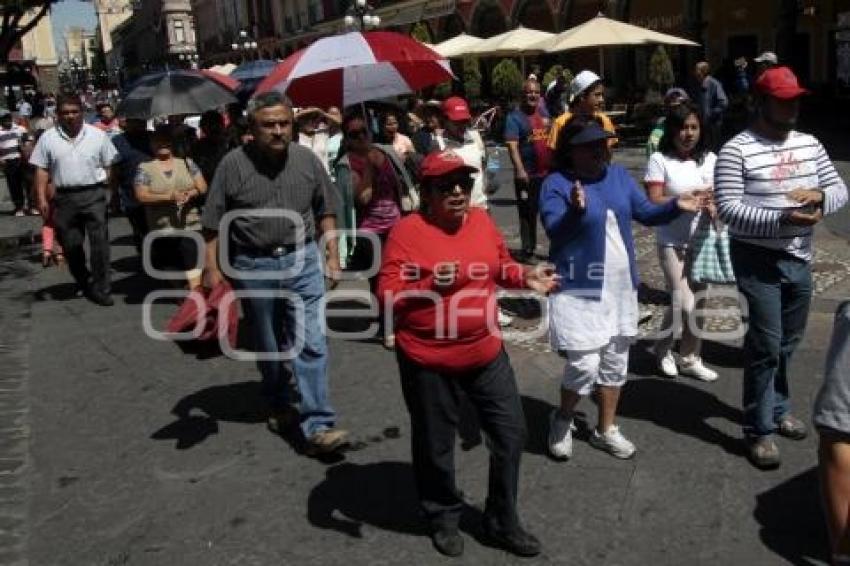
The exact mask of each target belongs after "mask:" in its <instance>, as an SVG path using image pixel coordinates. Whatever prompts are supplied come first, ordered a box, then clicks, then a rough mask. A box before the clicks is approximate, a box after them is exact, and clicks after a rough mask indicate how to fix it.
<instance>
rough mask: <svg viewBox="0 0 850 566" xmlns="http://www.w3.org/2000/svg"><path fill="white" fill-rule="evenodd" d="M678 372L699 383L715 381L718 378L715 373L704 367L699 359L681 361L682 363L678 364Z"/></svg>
mask: <svg viewBox="0 0 850 566" xmlns="http://www.w3.org/2000/svg"><path fill="white" fill-rule="evenodd" d="M679 371H680V372H681V373H682V375H688V376H690V377H694V378H696V379H699V380H701V381H715V380H716V379H717V377H718V376H717V372H716V371H714V370H713V369H710V368H707V367H705V365H703V363H702V360H701V359H699V358H696V359H694V360H685V359H683V360H682V363H681V364H679Z"/></svg>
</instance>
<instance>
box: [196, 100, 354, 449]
mask: <svg viewBox="0 0 850 566" xmlns="http://www.w3.org/2000/svg"><path fill="white" fill-rule="evenodd" d="M248 120H249V123H250V126H251V132H252V135H253V140H252V141H251V142H249V143H248V144H246V145H245V146H243V147H240V148H237V149H235V150H233V151H231V152H230V153H228V154H227V156H225V158H224V159H223V160H222V162H221V165H220V166H219V169H218V171H217V172H216V176H215V179H214V181H213V183H212V186H211V187H210V191H209V193H208V195H207V202H206V204H205V206H204V212H203V215H202V218H201V222H202V225H203V228H204V230H205V238H206V240H207V254H206V269H207V270H208V283H209V286H210V287H211V288H213V287H215V285H217V284H218V283H220V282H221V281H222V274H221V271H220V269H219V266H218V248H219V244H220V243H222V242H221V241H220V237H221V239H222V241H223V239H224V238H226V239H227V244H226V245H227V247H228V249H229V250H230V257H229V259H230V261H231V265H232V268H233V269H234V270H235V274H236V277H235V278H234V283H235V285H236V286H237V287H239V288H240V289H242V290H246V291H261V292H262V291H265V292H266V293H265V295H264V296H247V297H245V298H243V299H242V305H243V307H244V308H245V311H246V312H247V314H248V316H249V317H250V320H251V328H252V330H253V334H254V342H255V348H256V350H257V351H258V352H260V353H265V354H266V356H272V357H273V359H271V360H269V359H268V358H266V359H265V360H262V361H260V362H259V364H258V365H259V369H260V372H261V374H262V377H263V392H264V394H265V396H266V398H267V399H268V404H269V426H270V427H271V428H272V429H273V430H276V431H279V432H283V431H284V430H285V429H287V428H288V423H290V422H293V420H295V422H298V423H299V424H300V427H299V428H300V431H301V433H302V435H303V437H304V440H305V442H306V446H305V451H306V453H307V454H311V455H316V454H323V453H329V452H333V451H336V450H338V449H339V448H341V447H342V446H343V445H344V444H345V437H346V434H347V433H346V432H345V431H344V430H341V429H338V428H336V412H335V411H334V409H333V407H332V406H331V404H330V400H329V398H328V375H327V370H328V346H327V339H326V337H325V335H324V333H323V330H322V329H323V323H324V318H323V316H322V313H323V312H324V310H323V302H322V299H323V296H324V292H325V284H324V281H323V278H322V269H321V266H320V262H326V273H327V274H328V275H329V276H330V277H332V278H338V277H339V251H338V249H337V239H336V237H335V236H332V233H333V231H334V230H335V229H336V221H335V216H336V210H337V204H336V190H335V188H334V186H333V184H332V183H331V180H330V177H328V174H327V172H326V170H325V167H324V164H323V163H322V162H321V161H320V160H319V158H318V157H316V155H315V154H314V153H312V152H311V151H310V150H309V149H307V148H305V147H303V146H300V145H298V144H297V143H293V142H292V136H293V120H294V118H293V112H292V105H291V103H290V102H289V100H288V99H286V98H285V97H283V96H282V95H280V94H279V93H275V92H270V93H265V94H261V95H259V96H256V97H255V98H253V99H251V101H250V102H249V103H248ZM268 210H271V211H277V212H282V213H290V214H287V215H286V216H268V215H265V214H263V213H265V212H266V211H268ZM231 211H241V212H242V214H241V215H240V216H237V217H235V218H233V219H232V222H230V224H229V226H228V230H227V232H224V233H221V234H220V233H219V230H220V228H221V223H222V220H223V218H224V216H225V214H226V213H228V212H231ZM252 212H260V213H261V214H260V215H257V214H252ZM291 213H295V214H296V215H297V216H298V217H300V221H298V222H295V221H293V219H292V217H291ZM323 235H325V236H327V237H326V239H325V243H326V249H323V250H320V249H319V247H318V245H317V242H319V241H320V238H321V237H322V236H323ZM297 266H301V268H300V270H298V271H295V268H296V267H297ZM269 272H278V273H280V277H274V278H268V273H269ZM263 275H265V277H263ZM281 292H285V293H291V294H294V295H296V296H297V297H298V298H299V299H300V301H299V303H300V304H295V303H292V302H290V301H288V300H287V299H286V298H284V297H282V296H280V295H281ZM270 294H271V295H274V296H269V295H270ZM286 348H298V350H297V351H296V352H294V354H295V356H294V358H292V361H291V364H290V363H288V362H286V361H282V359H281V358H282V354H285V353H286ZM290 377H294V379H295V382H296V386H297V390H298V393H299V394H300V398H301V399H300V403H299V408H298V414H297V415H296V413H295V412H294V411H293V408H292V404H291V402H292V399H290V394H289V386H290V384H289V382H290Z"/></svg>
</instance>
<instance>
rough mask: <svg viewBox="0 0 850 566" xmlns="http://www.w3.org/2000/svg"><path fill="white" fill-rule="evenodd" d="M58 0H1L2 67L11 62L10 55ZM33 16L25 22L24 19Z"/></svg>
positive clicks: (0, 37) (0, 54)
mask: <svg viewBox="0 0 850 566" xmlns="http://www.w3.org/2000/svg"><path fill="white" fill-rule="evenodd" d="M55 1H56V0H0V18H2V19H0V21H2V24H0V66H4V67H5V65H6V63H8V61H9V53H11V51H12V49H14V48H15V46H16V45H17V44H18V42H19V41H20V40H21V38H22V37H23V36H25V35H26V34H28V33H29V32H30V30H32V29H33V28H34V27H35V26H37V25H38V22H39V21H40V20H41V18H43V17H44V16H45V15H46V14H47V12H48V11H49V10H50V6H51V5H52V4H53V3H54V2H55ZM28 14H29V15H31V17H30V18H28V19H27V20H26V23H22V22H23V21H24V17H25V16H27V15H28Z"/></svg>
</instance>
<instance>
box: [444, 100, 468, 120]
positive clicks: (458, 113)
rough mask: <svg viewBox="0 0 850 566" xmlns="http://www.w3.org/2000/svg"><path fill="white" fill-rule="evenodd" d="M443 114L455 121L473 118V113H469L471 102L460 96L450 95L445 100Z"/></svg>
mask: <svg viewBox="0 0 850 566" xmlns="http://www.w3.org/2000/svg"><path fill="white" fill-rule="evenodd" d="M443 114H445V115H446V118H448V119H449V120H451V121H453V122H461V121H463V120H471V119H472V114H470V113H469V104H467V103H466V101H465V100H464V99H463V98H461V97H459V96H450V97H449V98H447V99H445V100H444V101H443Z"/></svg>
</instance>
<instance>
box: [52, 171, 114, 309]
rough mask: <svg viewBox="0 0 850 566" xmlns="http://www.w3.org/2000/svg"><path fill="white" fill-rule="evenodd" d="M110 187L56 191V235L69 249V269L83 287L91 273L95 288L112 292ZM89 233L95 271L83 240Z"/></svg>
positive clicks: (66, 248) (104, 291) (65, 247)
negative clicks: (110, 269)
mask: <svg viewBox="0 0 850 566" xmlns="http://www.w3.org/2000/svg"><path fill="white" fill-rule="evenodd" d="M107 198H108V195H107V192H106V189H104V188H102V187H100V188H92V189H87V190H83V191H78V192H66V191H62V190H58V191H56V196H55V197H54V202H55V204H56V214H55V216H54V222H55V224H56V235H57V236H58V238H59V243H60V244H62V248H63V249H64V251H65V259H66V261H67V262H68V269H69V270H70V271H71V275H73V276H74V279H75V280H76V282H77V284H78V285H80V286H81V287H83V288H86V287H87V285H88V280H89V276H91V280H92V281H91V289H92V290H93V291H96V292H100V293H109V291H110V281H109V277H110V274H109V234H108V232H107V224H106V219H107V216H106V205H107ZM86 234H88V238H89V251H90V254H91V257H90V262H89V263H90V264H91V273H89V269H88V267H87V266H86V252H85V249H84V247H83V243H84V241H85V238H86Z"/></svg>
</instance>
